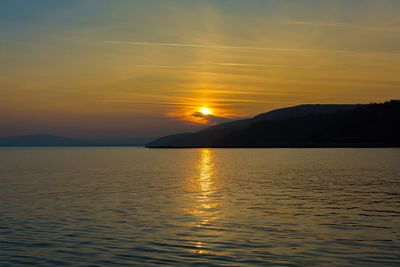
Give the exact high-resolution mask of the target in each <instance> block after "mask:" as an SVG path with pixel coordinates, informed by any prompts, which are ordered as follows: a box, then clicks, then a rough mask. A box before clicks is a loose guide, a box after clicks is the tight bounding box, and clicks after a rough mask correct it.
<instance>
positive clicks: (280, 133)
mask: <svg viewBox="0 0 400 267" xmlns="http://www.w3.org/2000/svg"><path fill="white" fill-rule="evenodd" d="M399 125H400V101H390V102H386V103H383V104H368V105H300V106H295V107H290V108H284V109H278V110H274V111H270V112H267V113H263V114H260V115H258V116H256V117H254V118H251V119H248V120H240V121H234V122H230V123H225V124H221V125H217V126H213V127H210V128H207V129H204V130H202V131H199V132H197V133H186V134H181V135H173V136H167V137H163V138H160V139H158V140H156V141H154V142H152V143H150V144H148V145H147V146H148V147H150V148H183V147H342V146H343V147H353V146H355V147H369V146H399V144H400V130H399Z"/></svg>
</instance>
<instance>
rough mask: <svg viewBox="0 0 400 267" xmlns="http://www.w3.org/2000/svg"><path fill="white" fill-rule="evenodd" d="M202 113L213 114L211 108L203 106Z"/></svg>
mask: <svg viewBox="0 0 400 267" xmlns="http://www.w3.org/2000/svg"><path fill="white" fill-rule="evenodd" d="M200 113H201V114H203V115H211V114H212V111H211V109H209V108H206V107H203V108H201V109H200Z"/></svg>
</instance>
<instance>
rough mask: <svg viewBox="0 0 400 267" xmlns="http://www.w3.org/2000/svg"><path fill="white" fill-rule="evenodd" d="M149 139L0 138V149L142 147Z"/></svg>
mask: <svg viewBox="0 0 400 267" xmlns="http://www.w3.org/2000/svg"><path fill="white" fill-rule="evenodd" d="M150 140H151V139H148V138H131V139H73V138H66V137H61V136H54V135H48V134H37V135H24V136H10V137H0V147H15V146H16V147H24V146H31V147H33V146H40V147H56V146H144V145H145V144H146V143H148V142H149V141H150Z"/></svg>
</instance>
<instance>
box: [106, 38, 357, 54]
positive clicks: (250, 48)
mask: <svg viewBox="0 0 400 267" xmlns="http://www.w3.org/2000/svg"><path fill="white" fill-rule="evenodd" d="M105 42H106V43H108V44H115V45H136V46H165V47H179V48H208V49H231V50H247V51H268V52H320V53H336V54H353V53H357V52H356V51H351V50H324V49H312V48H286V47H257V46H227V45H204V44H187V43H186V44H185V43H162V42H135V41H132V42H130V41H110V40H109V41H105Z"/></svg>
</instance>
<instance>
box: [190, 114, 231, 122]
mask: <svg viewBox="0 0 400 267" xmlns="http://www.w3.org/2000/svg"><path fill="white" fill-rule="evenodd" d="M192 117H193V118H195V119H201V120H203V121H204V122H206V123H208V124H219V123H224V122H228V121H231V120H232V119H231V118H226V117H218V116H214V115H205V114H203V113H201V112H194V113H193V114H192Z"/></svg>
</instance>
